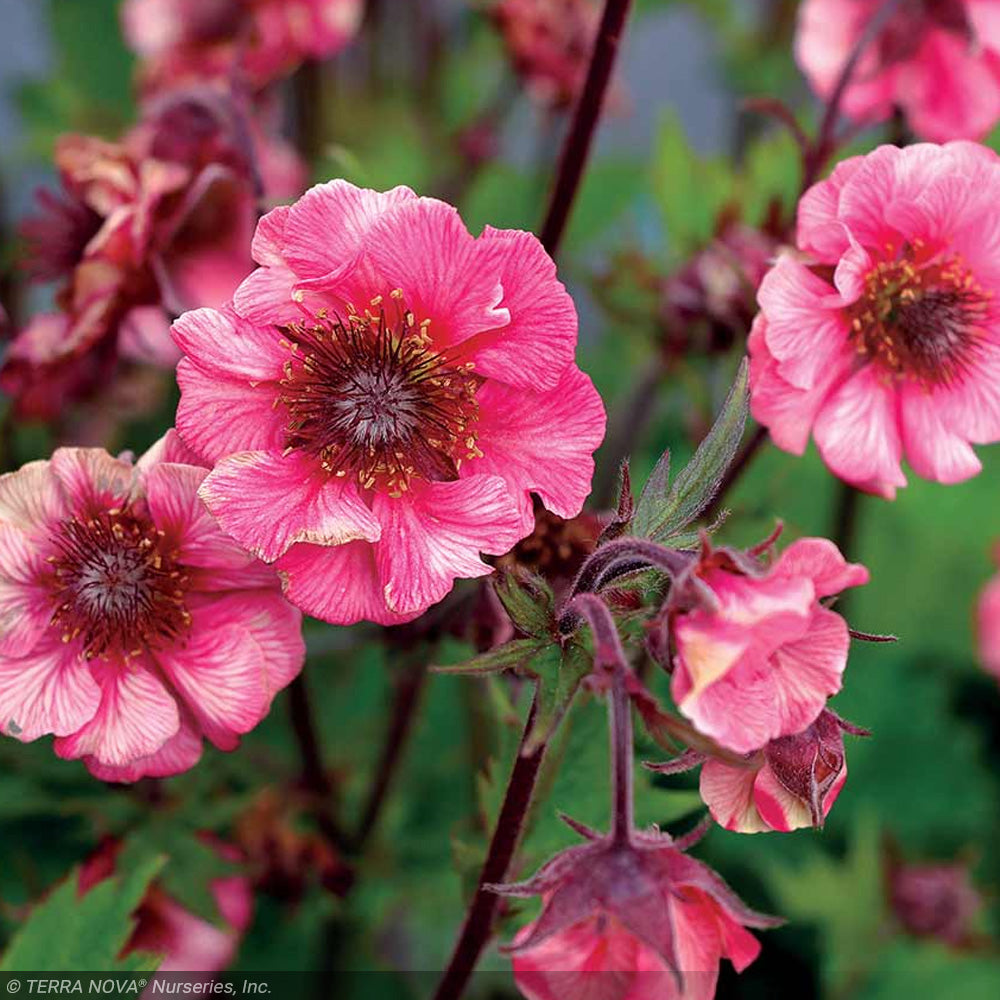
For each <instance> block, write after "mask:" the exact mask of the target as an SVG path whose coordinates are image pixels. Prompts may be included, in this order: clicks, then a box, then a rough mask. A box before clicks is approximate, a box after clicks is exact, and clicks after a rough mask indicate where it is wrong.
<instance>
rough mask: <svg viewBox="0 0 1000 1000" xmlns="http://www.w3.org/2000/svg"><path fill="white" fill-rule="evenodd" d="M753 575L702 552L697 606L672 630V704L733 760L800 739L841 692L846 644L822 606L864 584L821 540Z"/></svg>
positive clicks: (834, 617)
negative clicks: (795, 737) (773, 742)
mask: <svg viewBox="0 0 1000 1000" xmlns="http://www.w3.org/2000/svg"><path fill="white" fill-rule="evenodd" d="M750 569H751V567H750V566H748V565H747V564H746V563H743V564H742V565H738V564H736V563H735V562H734V561H733V560H732V559H731V558H729V557H728V556H727V555H726V553H725V551H724V550H718V551H716V552H706V553H704V554H703V555H702V558H701V563H700V565H699V567H698V569H697V570H696V572H697V575H698V577H699V578H700V581H701V584H702V585H703V588H706V590H705V591H704V593H703V597H702V599H701V601H700V602H699V603H698V604H697V605H696V606H695V607H693V608H691V609H690V610H686V611H682V612H680V613H677V614H675V616H674V617H673V621H672V629H673V640H674V644H675V649H676V655H675V656H674V673H673V680H672V686H671V692H672V694H673V697H674V700H675V701H676V703H677V706H678V708H679V709H680V710H681V712H683V713H684V714H685V715H686V716H687V717H688V718H689V719H691V721H692V722H693V723H694V724H695V726H696V727H697V728H698V729H699V730H700V731H701V732H702V733H704V734H705V735H706V736H710V737H712V739H714V740H715V741H716V742H717V743H719V744H720V745H722V746H723V747H726V748H727V749H729V750H732V751H734V752H736V753H751V752H752V751H754V750H759V749H761V748H762V747H764V746H766V745H767V744H768V743H769V742H770V741H771V740H776V739H778V738H779V737H782V736H793V735H795V734H796V733H801V732H802V731H803V730H804V729H806V728H807V727H808V726H809V725H811V724H812V723H813V722H814V721H815V720H816V717H817V716H818V715H819V714H820V712H821V711H822V710H823V708H824V706H825V705H826V700H827V698H828V697H829V696H830V695H833V694H836V693H837V691H839V690H840V685H841V675H842V674H843V672H844V668H845V666H846V665H847V650H848V646H849V644H850V635H849V633H848V629H847V623H846V622H845V621H844V619H843V618H841V617H840V615H838V614H836V613H835V612H833V611H831V610H830V609H829V608H827V607H824V606H823V605H822V604H821V603H820V599H821V598H824V597H830V596H831V595H834V594H838V593H839V592H840V591H841V590H843V589H845V588H846V587H855V586H857V585H858V584H863V583H866V582H867V581H868V571H867V570H866V569H865V568H864V567H863V566H859V565H857V564H855V563H848V562H845V561H844V558H843V556H842V555H841V554H840V552H839V551H838V549H837V547H836V546H835V545H834V544H833V543H832V542H828V541H826V540H825V539H821V538H802V539H799V540H798V541H797V542H793V543H792V544H791V545H789V546H788V548H787V549H786V550H785V551H784V552H783V553H782V554H781V556H780V557H779V558H778V560H777V561H776V562H775V564H774V565H773V566H772V567H771V568H770V569H768V570H766V571H763V570H761V571H759V572H758V571H754V572H749V570H750Z"/></svg>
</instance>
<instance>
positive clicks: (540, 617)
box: [494, 572, 555, 638]
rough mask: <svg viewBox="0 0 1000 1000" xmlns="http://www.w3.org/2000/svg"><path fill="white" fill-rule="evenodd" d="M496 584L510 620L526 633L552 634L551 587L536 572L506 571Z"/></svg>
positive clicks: (542, 635) (538, 635) (552, 601)
mask: <svg viewBox="0 0 1000 1000" xmlns="http://www.w3.org/2000/svg"><path fill="white" fill-rule="evenodd" d="M494 587H495V589H496V593H497V597H499V598H500V603H501V604H503V606H504V608H505V609H506V611H507V614H509V615H510V619H511V621H512V622H513V623H514V624H515V625H516V626H517V628H518V629H520V631H522V632H523V633H524V634H525V635H529V636H536V637H538V638H543V637H544V638H549V637H551V634H552V606H553V604H554V603H555V595H554V594H553V593H552V588H551V587H550V586H549V585H548V584H547V583H546V582H545V581H544V580H543V579H542V578H541V577H540V576H535V575H534V574H533V573H527V572H521V573H505V574H503V575H502V576H500V577H499V578H498V579H497V580H496V582H495V584H494Z"/></svg>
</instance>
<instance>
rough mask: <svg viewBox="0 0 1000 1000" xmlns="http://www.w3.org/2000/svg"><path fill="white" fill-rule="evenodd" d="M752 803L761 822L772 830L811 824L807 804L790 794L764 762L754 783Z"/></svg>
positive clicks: (800, 827)
mask: <svg viewBox="0 0 1000 1000" xmlns="http://www.w3.org/2000/svg"><path fill="white" fill-rule="evenodd" d="M754 805H755V807H756V809H757V811H758V814H759V815H760V817H761V819H762V820H763V822H764V823H766V824H767V825H768V826H769V827H770V828H771V829H772V830H778V831H779V832H781V833H789V832H790V831H791V830H802V829H807V828H809V827H811V826H812V825H813V824H812V815H811V814H810V812H809V806H808V804H807V803H806V802H803V801H802V799H799V798H797V797H796V796H794V795H792V793H791V792H790V791H788V789H787V788H785V787H784V785H782V784H781V783H780V782H779V781H778V779H777V778H776V777H775V776H774V772H773V771H772V770H771V769H770V768H769V767H768V766H767V765H766V764H765V765H764V766H763V767H762V768H761V769H760V774H759V775H758V776H757V781H756V783H755V784H754Z"/></svg>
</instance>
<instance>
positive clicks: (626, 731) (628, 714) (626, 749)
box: [608, 667, 635, 844]
mask: <svg viewBox="0 0 1000 1000" xmlns="http://www.w3.org/2000/svg"><path fill="white" fill-rule="evenodd" d="M625 669H626V668H624V667H619V668H618V669H617V670H616V671H615V677H614V681H613V682H612V685H611V690H610V691H609V692H608V733H609V739H610V742H611V809H612V812H611V823H612V826H611V834H612V837H613V839H614V841H615V843H616V844H627V843H628V842H629V841H630V840H631V837H632V828H633V826H634V825H635V824H634V822H633V798H632V780H633V775H632V753H633V751H632V704H631V702H630V701H629V697H628V694H627V693H626V691H625V673H624V670H625Z"/></svg>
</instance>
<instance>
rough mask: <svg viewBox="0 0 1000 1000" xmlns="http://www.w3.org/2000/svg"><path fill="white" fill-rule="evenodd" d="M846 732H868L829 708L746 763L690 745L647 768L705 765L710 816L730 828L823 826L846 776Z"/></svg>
mask: <svg viewBox="0 0 1000 1000" xmlns="http://www.w3.org/2000/svg"><path fill="white" fill-rule="evenodd" d="M845 732H848V733H853V734H854V735H855V736H867V735H868V733H867V731H866V730H864V729H859V728H858V727H857V726H853V725H851V723H849V722H845V721H844V720H843V719H841V718H840V716H838V715H837V714H836V713H835V712H832V711H830V709H828V708H825V709H823V711H822V712H820V714H819V716H818V717H817V718H816V721H815V722H813V723H812V724H811V725H810V726H808V727H807V728H806V729H804V730H803V731H802V732H801V733H796V734H795V735H794V736H781V737H779V738H778V739H776V740H771V741H770V743H768V744H767V745H766V746H765V747H763V748H762V749H760V750H757V751H755V752H754V753H751V754H747V759H746V761H745V762H743V763H735V762H733V761H728V760H723V759H722V758H719V757H712V756H707V755H706V754H704V753H698V752H695V751H690V750H689V751H686V752H685V753H683V754H681V755H680V756H679V757H676V758H674V759H673V760H669V761H667V762H666V763H664V764H646V767H647V768H649V770H651V771H655V772H657V773H659V774H676V773H678V772H681V771H687V770H689V769H691V768H693V767H697V766H698V765H699V764H701V765H702V768H701V780H700V783H699V792H700V794H701V797H702V799H703V801H704V802H705V805H707V806H708V810H709V812H710V813H711V814H712V819H714V820H715V822H716V823H718V824H719V825H720V826H723V827H725V828H726V829H727V830H733V831H735V832H737V833H763V832H765V831H768V830H778V831H781V832H784V833H787V832H789V831H790V830H799V829H801V828H803V827H817V828H821V827H822V826H823V823H824V821H825V820H826V817H827V816H828V815H829V812H830V810H831V809H832V808H833V803H834V802H835V801H836V800H837V796H838V795H839V794H840V790H841V789H842V788H843V787H844V782H846V781H847V757H846V754H845V753H844V733H845Z"/></svg>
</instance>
